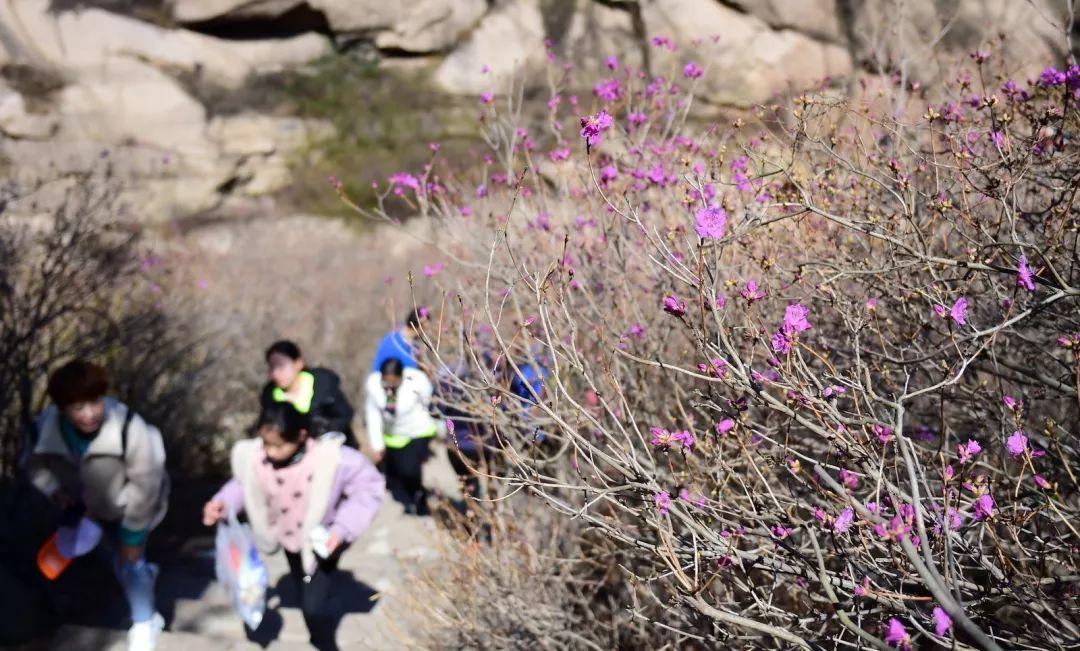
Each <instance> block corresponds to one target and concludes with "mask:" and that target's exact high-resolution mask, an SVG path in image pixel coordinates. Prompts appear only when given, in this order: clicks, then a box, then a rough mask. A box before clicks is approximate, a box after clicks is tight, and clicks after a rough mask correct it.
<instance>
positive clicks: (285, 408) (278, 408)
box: [255, 402, 311, 443]
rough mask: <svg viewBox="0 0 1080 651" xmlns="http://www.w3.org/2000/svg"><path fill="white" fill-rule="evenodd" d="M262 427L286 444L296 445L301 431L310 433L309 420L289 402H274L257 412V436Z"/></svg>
mask: <svg viewBox="0 0 1080 651" xmlns="http://www.w3.org/2000/svg"><path fill="white" fill-rule="evenodd" d="M264 427H269V428H270V429H272V430H274V431H275V432H277V433H278V434H280V435H281V438H283V439H284V440H285V441H287V442H288V443H296V442H297V441H299V440H300V433H301V432H302V431H307V432H310V431H311V419H310V418H308V415H307V414H301V413H300V412H299V411H297V409H296V407H294V406H293V404H292V403H291V402H274V403H271V404H269V405H267V406H265V407H263V408H262V411H260V412H259V419H258V420H257V421H255V433H256V434H258V433H259V430H261V429H262V428H264Z"/></svg>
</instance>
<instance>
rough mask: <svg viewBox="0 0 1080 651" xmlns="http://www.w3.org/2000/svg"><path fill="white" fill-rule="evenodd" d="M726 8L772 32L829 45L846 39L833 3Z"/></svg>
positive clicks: (751, 2) (763, 0)
mask: <svg viewBox="0 0 1080 651" xmlns="http://www.w3.org/2000/svg"><path fill="white" fill-rule="evenodd" d="M726 4H728V5H729V6H731V7H733V8H735V9H738V10H739V11H742V12H743V13H746V14H749V15H751V16H756V17H757V18H760V19H761V20H763V21H765V23H766V24H767V25H768V26H769V27H772V28H773V29H791V30H794V31H796V32H800V33H803V34H806V35H807V36H810V37H811V38H815V39H818V40H821V41H829V42H832V43H841V42H843V41H844V40H845V38H846V37H845V36H844V30H843V25H842V24H841V19H840V13H839V7H837V2H836V0H799V1H798V2H791V1H790V0H728V2H727V3H726ZM867 4H870V3H867Z"/></svg>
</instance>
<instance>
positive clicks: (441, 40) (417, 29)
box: [375, 0, 487, 53]
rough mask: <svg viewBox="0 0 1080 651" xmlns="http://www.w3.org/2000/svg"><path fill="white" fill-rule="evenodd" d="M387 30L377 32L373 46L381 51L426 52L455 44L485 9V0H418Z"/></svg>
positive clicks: (440, 49)
mask: <svg viewBox="0 0 1080 651" xmlns="http://www.w3.org/2000/svg"><path fill="white" fill-rule="evenodd" d="M413 4H414V5H415V6H414V7H413V8H412V10H411V11H410V12H409V13H408V14H406V15H405V17H404V18H402V19H401V20H399V21H396V22H395V23H394V24H393V25H391V26H390V28H389V29H387V30H385V31H382V32H379V33H378V35H376V37H375V46H376V47H378V48H379V49H382V50H391V49H392V50H401V51H403V52H412V53H427V52H441V51H443V50H446V49H448V48H450V47H451V46H453V45H455V44H456V43H457V42H458V41H459V40H460V39H461V36H462V35H463V34H464V33H465V32H466V31H468V30H469V29H471V28H472V27H473V26H474V25H476V23H477V22H478V21H479V20H480V18H481V17H483V15H484V12H485V11H487V1H486V0H419V2H416V3H413Z"/></svg>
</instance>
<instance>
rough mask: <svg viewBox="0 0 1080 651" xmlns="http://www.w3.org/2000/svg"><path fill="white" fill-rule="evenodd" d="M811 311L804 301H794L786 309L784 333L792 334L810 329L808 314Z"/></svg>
mask: <svg viewBox="0 0 1080 651" xmlns="http://www.w3.org/2000/svg"><path fill="white" fill-rule="evenodd" d="M809 313H810V311H809V310H808V309H806V306H804V305H803V304H802V303H793V304H791V305H788V306H787V309H786V310H784V333H785V334H788V335H791V334H795V333H799V332H802V331H804V330H809V329H810V322H809V321H807V320H806V316H807V315H808V314H809Z"/></svg>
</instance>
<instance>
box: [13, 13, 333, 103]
mask: <svg viewBox="0 0 1080 651" xmlns="http://www.w3.org/2000/svg"><path fill="white" fill-rule="evenodd" d="M0 23H3V24H4V25H7V26H8V27H9V29H8V32H9V33H10V34H11V36H12V39H14V40H13V42H17V43H19V44H21V45H20V46H19V47H17V48H12V49H15V50H16V51H18V52H21V53H22V54H21V55H20V56H22V57H24V58H29V59H30V60H31V61H37V62H44V63H48V64H50V65H54V66H57V67H59V68H61V69H64V70H72V71H75V73H76V74H78V71H80V70H85V69H93V68H97V67H100V66H101V65H102V62H103V61H104V60H105V59H106V58H107V57H111V56H115V55H127V56H130V57H133V58H136V59H140V60H142V61H146V62H149V63H152V64H154V65H156V66H158V67H161V68H163V69H167V70H171V71H183V72H187V73H191V74H196V73H197V74H199V75H200V76H202V77H203V78H205V79H208V80H211V81H213V82H215V83H218V84H221V85H224V86H227V87H236V86H239V85H241V84H242V83H243V82H244V81H245V80H246V79H247V77H248V76H249V75H250V74H252V73H262V72H270V71H274V70H278V69H281V68H283V67H286V66H288V65H295V64H299V63H306V62H308V61H312V60H314V59H317V58H319V57H321V56H324V55H325V54H326V53H327V52H329V51H330V50H331V46H330V41H329V39H328V38H326V37H325V36H322V35H320V34H314V33H312V34H301V35H298V36H294V37H291V38H286V39H269V40H250V41H248V40H240V41H229V40H225V39H220V38H215V37H212V36H207V35H205V34H199V33H197V32H192V31H189V30H185V29H175V30H170V29H164V28H161V27H158V26H157V25H151V24H150V23H146V22H143V21H140V20H136V19H134V18H128V17H126V16H121V15H118V14H114V13H111V12H108V11H104V10H101V9H86V10H77V11H76V10H73V11H64V12H60V13H53V12H50V10H49V3H48V1H47V0H24V1H22V2H19V3H10V4H7V5H0Z"/></svg>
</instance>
